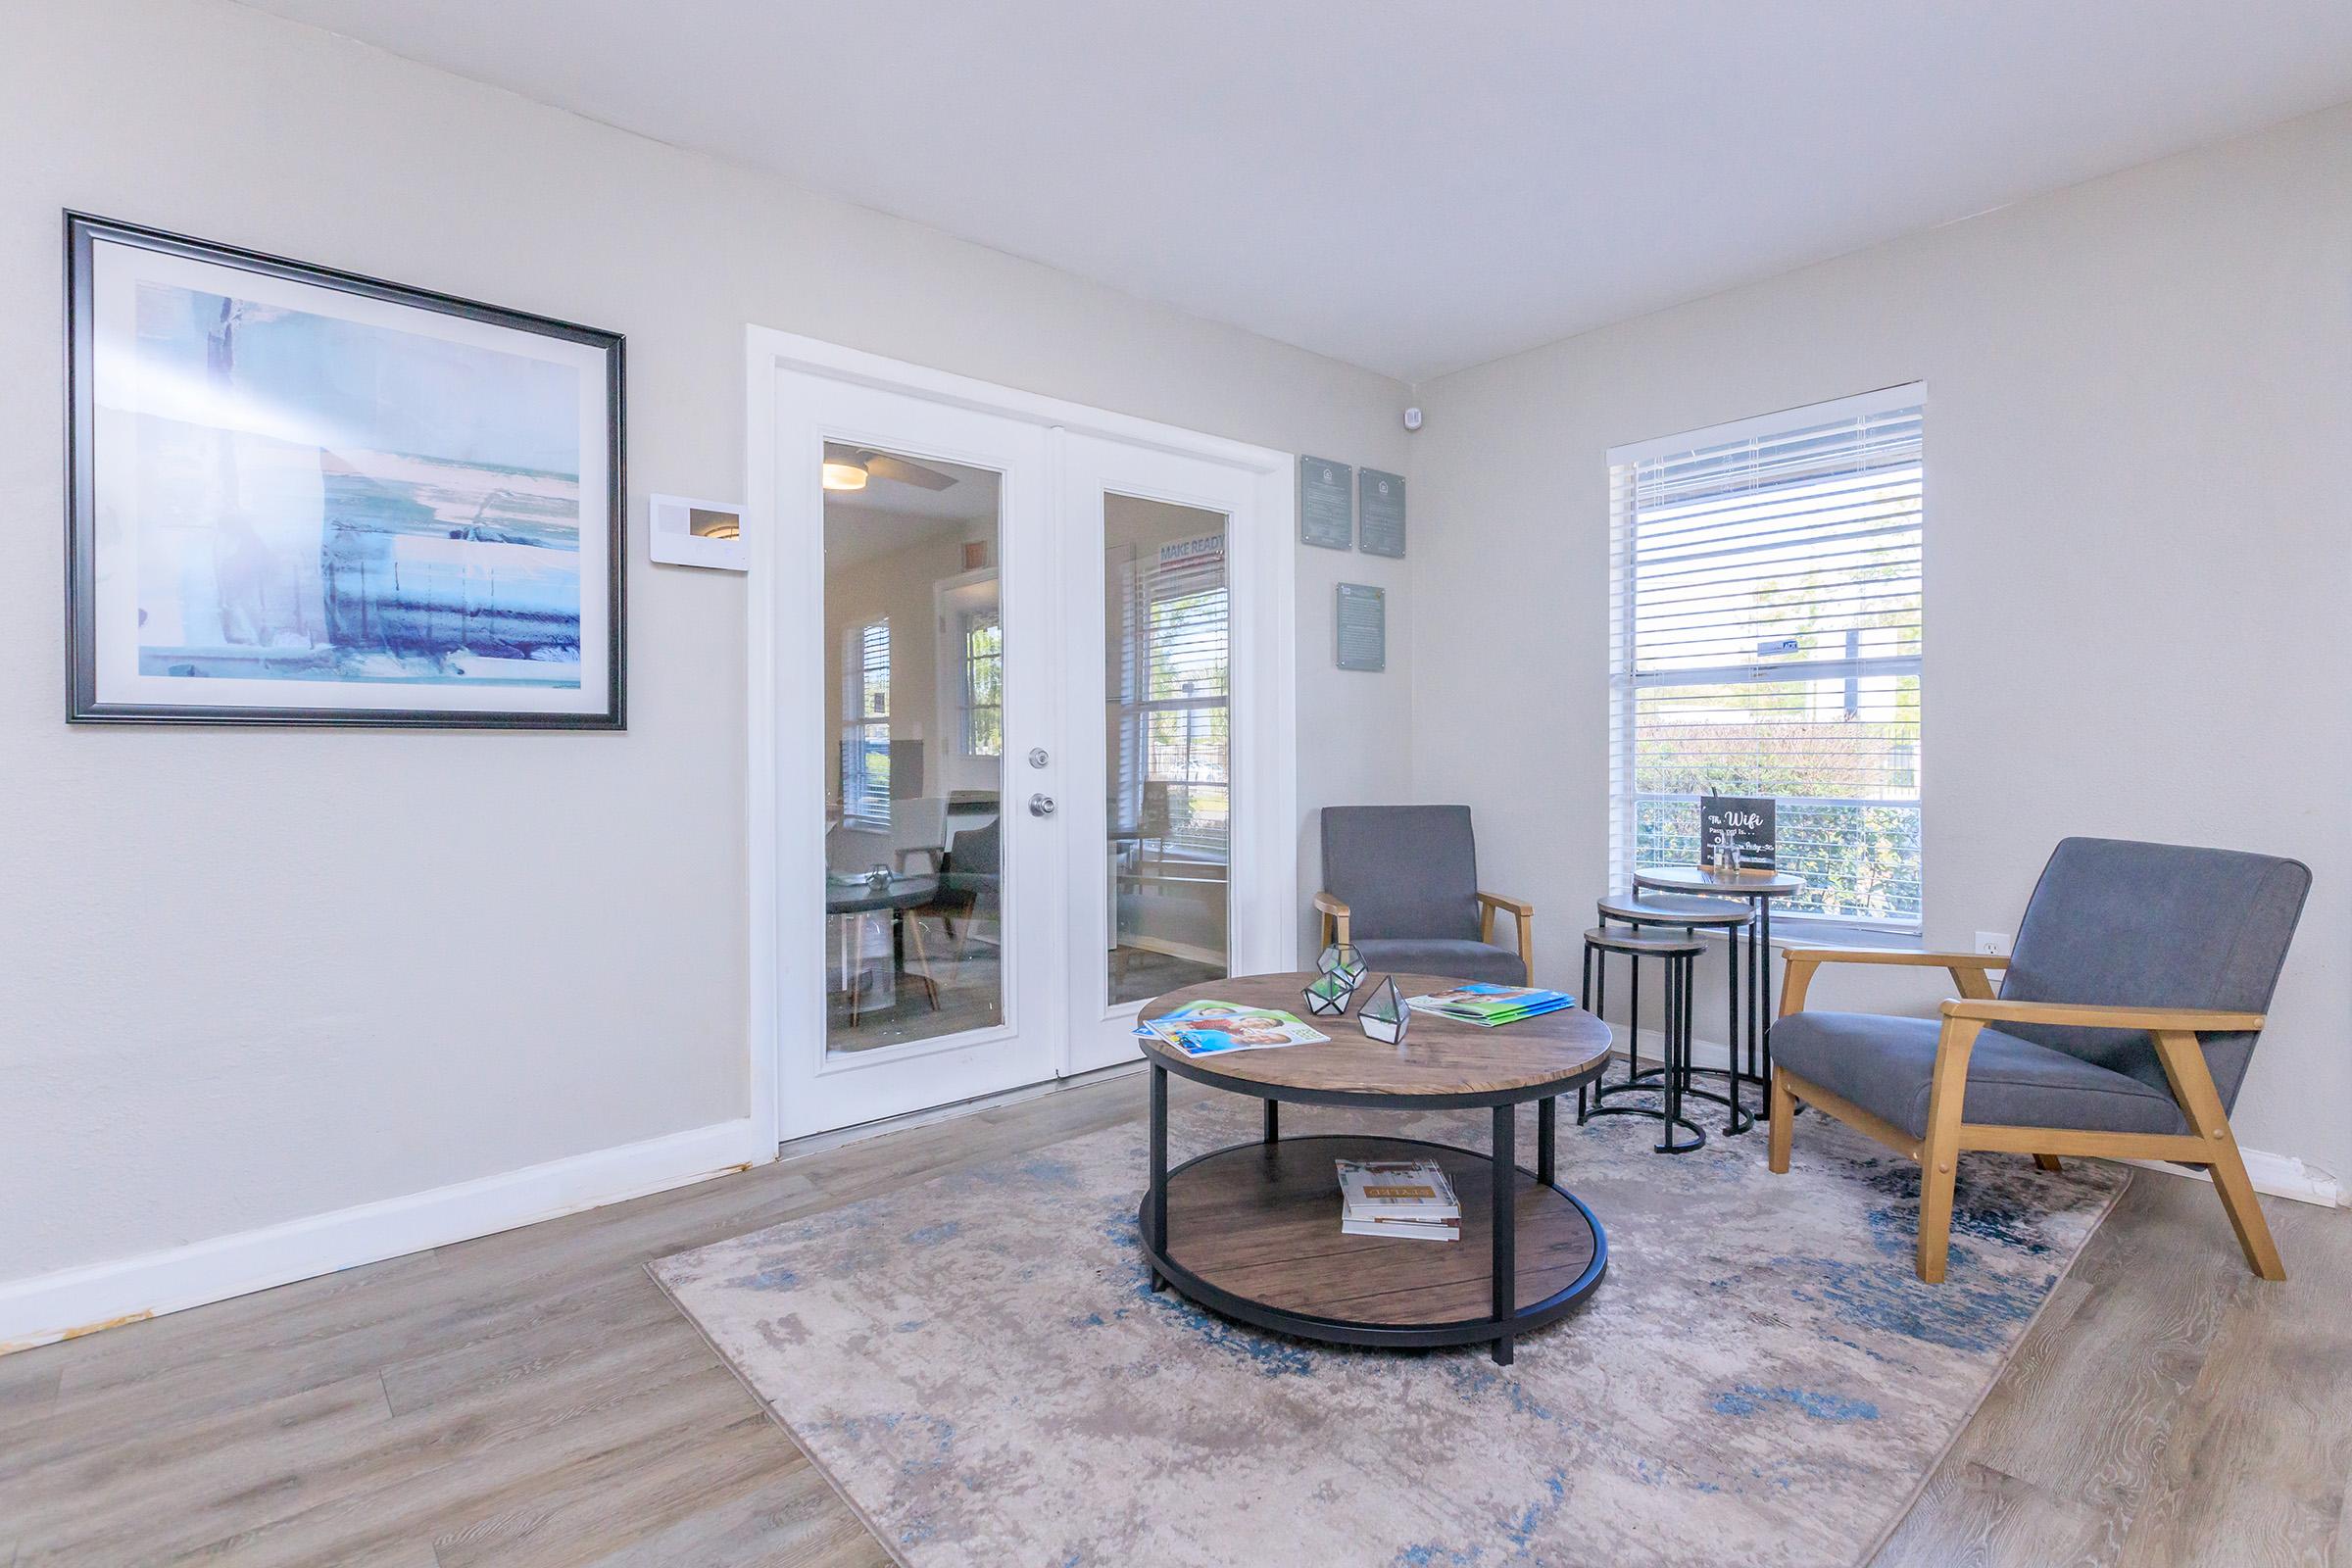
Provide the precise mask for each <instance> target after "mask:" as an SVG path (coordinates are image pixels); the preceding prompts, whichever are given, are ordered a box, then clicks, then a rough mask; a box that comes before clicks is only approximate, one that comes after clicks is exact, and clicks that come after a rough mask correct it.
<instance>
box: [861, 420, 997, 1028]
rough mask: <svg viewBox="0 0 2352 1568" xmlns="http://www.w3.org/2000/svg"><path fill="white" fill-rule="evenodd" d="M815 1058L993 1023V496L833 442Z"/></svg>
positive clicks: (990, 478) (891, 457) (964, 478)
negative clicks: (822, 976) (822, 941)
mask: <svg viewBox="0 0 2352 1568" xmlns="http://www.w3.org/2000/svg"><path fill="white" fill-rule="evenodd" d="M824 484H825V509H824V511H825V593H824V605H825V649H826V659H827V668H826V671H825V682H824V686H825V705H826V711H825V720H824V722H825V734H826V742H827V744H826V748H825V755H826V756H827V758H828V759H829V760H830V761H831V765H830V766H829V767H828V769H827V779H826V804H825V887H824V900H825V916H826V918H825V928H826V950H827V951H826V954H825V969H826V999H825V1000H826V1006H825V1046H826V1050H827V1051H828V1052H831V1053H837V1054H838V1053H854V1052H866V1051H873V1050H877V1049H880V1048H884V1047H890V1046H899V1045H906V1044H908V1043H911V1042H915V1041H922V1040H934V1039H938V1038H940V1037H942V1036H946V1035H954V1034H961V1033H964V1032H966V1031H969V1030H974V1029H987V1028H992V1027H994V1026H996V1025H998V1024H1001V1023H1003V1022H1004V1021H1005V1001H1004V998H1005V988H1004V980H1005V963H1004V960H1005V926H1004V920H1003V914H1002V905H1001V903H1000V901H999V899H998V897H997V891H996V889H997V881H998V865H999V862H1000V856H999V848H998V833H999V828H998V819H997V807H998V796H999V787H1000V783H1001V769H1002V765H1003V758H1002V753H1003V751H1004V712H1005V635H1004V625H1003V621H1002V618H1001V615H1000V607H1001V603H1002V600H1001V592H1000V584H999V581H998V571H997V560H998V553H999V537H1000V517H999V503H1000V499H1001V489H1002V486H1001V483H1000V479H999V476H998V475H997V474H995V473H992V472H989V471H987V470H985V469H980V468H972V467H965V466H960V465H957V464H953V463H946V462H940V461H936V460H933V459H929V458H921V457H916V456H912V455H901V454H893V453H886V452H879V451H873V450H869V449H865V448H858V447H850V446H844V445H839V444H836V443H827V445H826V447H825V462H824Z"/></svg>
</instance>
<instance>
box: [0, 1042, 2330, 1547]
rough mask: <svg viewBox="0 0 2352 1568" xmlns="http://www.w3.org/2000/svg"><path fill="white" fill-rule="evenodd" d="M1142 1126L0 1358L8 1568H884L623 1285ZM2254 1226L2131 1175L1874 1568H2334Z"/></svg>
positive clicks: (1118, 1087) (973, 1123)
mask: <svg viewBox="0 0 2352 1568" xmlns="http://www.w3.org/2000/svg"><path fill="white" fill-rule="evenodd" d="M1203 1093H1206V1091H1201V1090H1195V1089H1192V1088H1190V1087H1189V1086H1180V1087H1179V1088H1178V1089H1177V1090H1176V1091H1175V1092H1174V1098H1176V1099H1177V1100H1178V1103H1183V1102H1184V1101H1186V1100H1189V1099H1191V1098H1195V1097H1197V1096H1198V1095H1201V1094H1203ZM1143 1100H1144V1090H1143V1084H1142V1082H1141V1080H1140V1079H1139V1078H1134V1077H1129V1078H1123V1079H1114V1080H1111V1081H1108V1082H1104V1083H1099V1084H1095V1085H1090V1086H1088V1087H1085V1088H1081V1089H1074V1090H1070V1091H1067V1092H1065V1093H1061V1094H1054V1095H1048V1096H1044V1097H1042V1098H1039V1099H1035V1100H1030V1101H1026V1102H1023V1103H1018V1104H1012V1105H1006V1106H1002V1107H999V1108H996V1109H991V1110H986V1111H982V1112H979V1113H977V1114H974V1115H971V1116H966V1117H963V1118H960V1119H957V1120H954V1121H948V1122H942V1123H939V1124H936V1125H933V1126H929V1127H922V1128H916V1129H913V1130H909V1131H906V1132H901V1133H894V1134H892V1135H890V1136H888V1137H885V1138H879V1139H873V1140H869V1141H867V1142H864V1143H858V1144H852V1145H848V1146H845V1147H842V1148H838V1149H833V1150H829V1151H827V1152H823V1153H818V1154H811V1155H809V1156H808V1157H805V1158H802V1159H797V1160H792V1161H788V1162H786V1163H784V1164H780V1165H773V1166H767V1167H763V1168H762V1169H760V1170H757V1171H751V1172H747V1173H744V1174H742V1175H736V1176H728V1177H723V1178H720V1179H718V1180H716V1181H711V1182H706V1183H704V1184H702V1185H700V1186H697V1187H692V1188H686V1189H681V1190H679V1191H677V1192H672V1193H662V1194H658V1195H656V1196H654V1197H651V1198H646V1199H641V1200H638V1201H635V1202H631V1203H624V1204H619V1205H617V1206H615V1207H613V1208H608V1209H602V1210H599V1211H597V1212H595V1213H590V1214H578V1215H572V1216H570V1217H568V1218H565V1219H561V1220H555V1221H551V1222H550V1223H548V1224H545V1225H537V1226H532V1227H530V1228H529V1229H527V1230H520V1231H512V1232H509V1233H507V1234H506V1235H503V1236H493V1237H485V1238H483V1239H482V1240H479V1241H474V1242H467V1243H465V1244H463V1245H461V1246H456V1247H447V1248H443V1249H440V1250H437V1251H433V1252H425V1253H418V1254H417V1255H415V1256H412V1257H403V1258H396V1259H393V1260H391V1261H389V1262H385V1263H379V1264H376V1265H374V1266H373V1267H370V1268H365V1269H354V1270H350V1271H347V1272H345V1273H342V1274H337V1275H333V1276H330V1277H328V1278H325V1279H319V1280H310V1281H306V1282H304V1283H302V1284H299V1285H289V1286H286V1287H284V1288H282V1289H279V1290H275V1291H269V1292H265V1293H263V1294H261V1295H258V1296H251V1297H246V1298H243V1299H238V1300H234V1301H223V1302H221V1303H219V1304H217V1305H214V1306H210V1307H204V1308H200V1309H198V1310H195V1311H190V1312H182V1313H178V1314H175V1315H173V1316H171V1317H167V1318H162V1319H159V1320H156V1321H154V1322H149V1323H141V1324H134V1325H131V1326H129V1327H125V1328H120V1329H114V1330H110V1331H108V1332H106V1333H103V1334H98V1335H93V1336H91V1337H89V1338H87V1339H83V1340H78V1341H74V1342H72V1343H70V1344H65V1345H56V1346H49V1347H45V1348H41V1349H37V1350H30V1351H25V1352H22V1353H20V1354H17V1355H13V1356H7V1357H0V1568H34V1565H36V1564H43V1565H45V1564H64V1563H71V1564H103V1565H106V1568H122V1565H127V1564H137V1563H159V1562H227V1563H238V1564H246V1563H251V1564H261V1565H267V1564H277V1563H287V1564H320V1563H333V1564H338V1565H356V1568H526V1565H527V1568H538V1565H548V1568H556V1565H565V1568H568V1565H575V1564H596V1565H602V1568H653V1565H662V1568H691V1565H698V1564H729V1565H762V1568H870V1565H876V1564H883V1563H887V1562H888V1561H889V1560H890V1559H889V1558H888V1556H887V1554H886V1553H885V1552H884V1551H883V1550H882V1548H881V1546H880V1545H879V1544H877V1543H875V1542H874V1541H873V1539H872V1538H871V1537H870V1536H869V1535H867V1533H866V1532H865V1530H864V1529H863V1528H862V1527H861V1526H860V1525H859V1524H858V1520H857V1518H856V1517H855V1515H853V1514H852V1513H851V1511H850V1510H849V1508H848V1507H847V1506H846V1505H844V1504H843V1503H842V1502H841V1501H840V1499H839V1498H838V1497H836V1496H835V1495H833V1493H832V1491H831V1489H830V1488H829V1487H828V1486H827V1485H826V1484H825V1482H824V1481H823V1479H822V1478H821V1477H820V1476H818V1474H817V1473H816V1471H815V1470H814V1469H813V1467H811V1466H810V1465H809V1462H808V1461H807V1460H806V1459H805V1458H803V1457H802V1455H801V1454H800V1452H799V1451H798V1450H797V1449H796V1448H795V1447H794V1446H793V1445H792V1443H791V1441H790V1440H789V1439H788V1438H787V1437H786V1436H785V1435H784V1434H783V1433H782V1432H781V1431H780V1430H779V1429H777V1428H776V1427H775V1426H774V1425H773V1424H772V1423H770V1422H769V1421H768V1420H767V1419H766V1418H765V1416H763V1415H762V1414H761V1413H760V1410H759V1408H758V1406H757V1405H756V1404H755V1403H754V1402H753V1400H752V1398H751V1397H750V1396H749V1395H748V1394H746V1393H745V1392H744V1391H743V1389H742V1388H741V1387H740V1386H739V1385H738V1384H737V1383H736V1381H735V1380H734V1378H733V1377H732V1376H731V1375H730V1374H729V1373H728V1372H727V1370H726V1368H725V1367H724V1366H722V1365H721V1364H720V1363H719V1362H718V1360H717V1358H716V1357H715V1356H714V1355H712V1353H711V1350H710V1348H708V1347H707V1346H706V1345H705V1344H704V1343H703V1341H702V1338H701V1336H700V1335H698V1334H697V1333H696V1332H695V1330H694V1328H693V1327H692V1325H690V1324H689V1323H687V1322H686V1320H685V1319H684V1318H683V1317H682V1316H680V1315H679V1314H678V1313H677V1312H676V1311H675V1310H674V1309H673V1308H672V1307H671V1306H670V1305H669V1303H668V1302H667V1300H665V1299H663V1298H662V1295H661V1293H660V1292H659V1291H658V1290H657V1289H656V1288H655V1287H654V1285H653V1282H652V1281H651V1280H650V1279H648V1278H647V1277H646V1276H645V1274H644V1272H643V1270H642V1268H641V1265H642V1264H643V1263H644V1262H645V1261H646V1260H647V1259H649V1258H654V1257H660V1256H662V1255H664V1254H666V1253H669V1252H672V1251H676V1250H680V1249H682V1248H686V1247H692V1246H695V1245H698V1244H700V1243H704V1242H709V1241H715V1240H718V1239H720V1238H723V1237H727V1236H732V1235H737V1234H740V1233H742V1232H743V1231H746V1230H751V1229H755V1228H757V1227H759V1226H760V1225H762V1224H767V1223H772V1222H774V1221H776V1220H779V1219H784V1218H788V1217H790V1216H792V1215H795V1214H807V1213H812V1212H816V1211H819V1210H822V1209H825V1208H828V1207H831V1206H833V1205H836V1204H840V1203H846V1202H851V1201H856V1200H857V1199H859V1198H864V1197H867V1196H870V1195H872V1194H875V1193H879V1192H884V1191H888V1190H890V1189H892V1188H895V1187H900V1186H904V1185H907V1184H909V1183H914V1182H920V1181H925V1180H928V1179H929V1178H931V1177H933V1176H936V1175H939V1174H942V1173H944V1172H947V1171H951V1170H954V1169H957V1168H959V1167H963V1166H968V1165H972V1164H976V1163H979V1162H982V1161H985V1160H990V1159H995V1158H998V1157H1001V1156H1003V1155H1005V1154H1008V1153H1014V1152H1020V1151H1023V1150H1027V1149H1031V1148H1035V1147H1038V1146H1041V1145H1044V1144H1049V1143H1053V1142H1055V1141H1057V1140H1059V1139H1062V1138H1067V1137H1071V1136H1074V1135H1076V1134H1079V1133H1084V1132H1090V1131H1093V1130H1095V1129H1097V1128H1100V1127H1104V1126H1109V1125H1112V1124H1114V1123H1117V1122H1121V1121H1125V1120H1129V1119H1131V1118H1135V1117H1138V1116H1140V1114H1141V1112H1142V1108H1143ZM1757 1157H1758V1158H1759V1159H1760V1158H1761V1157H1762V1151H1761V1147H1760V1145H1759V1149H1758V1154H1757ZM2265 1208H2266V1211H2267V1212H2268V1213H2269V1215H2270V1218H2271V1223H2272V1225H2273V1226H2274V1227H2275V1228H2276V1230H2277V1232H2278V1245H2279V1248H2280V1250H2282V1251H2283V1252H2284V1253H2285V1255H2286V1259H2287V1268H2288V1273H2289V1278H2288V1280H2287V1282H2286V1283H2285V1284H2284V1285H2264V1284H2263V1283H2262V1282H2260V1281H2258V1280H2256V1279H2254V1278H2253V1276H2252V1275H2250V1274H2249V1273H2247V1272H2246V1270H2245V1266H2244V1264H2243V1263H2242V1262H2241V1261H2240V1259H2239V1257H2238V1252H2237V1247H2236V1244H2235V1243H2234V1242H2233V1241H2232V1240H2231V1238H2230V1235H2229V1227H2228V1225H2227V1223H2226V1222H2225V1221H2224V1219H2223V1217H2222V1211H2221V1204H2220V1203H2219V1202H2218V1201H2216V1199H2215V1197H2214V1195H2213V1192H2212V1190H2211V1189H2210V1188H2208V1187H2206V1186H2204V1185H2203V1184H2201V1183H2196V1182H2191V1181H2187V1180H2182V1179H2179V1178H2174V1177H2168V1176H2162V1175H2155V1174H2151V1173H2146V1172H2140V1173H2135V1174H2134V1176H2133V1178H2132V1182H2131V1190H2130V1192H2129V1193H2128V1194H2127V1195H2126V1196H2125V1198H2124V1200H2123V1201H2122V1203H2121V1205H2120V1206H2119V1208H2118V1210H2117V1212H2116V1214H2115V1216H2114V1217H2113V1218H2111V1219H2110V1220H2109V1221H2108V1222H2107V1224H2106V1225H2105V1226H2104V1227H2103V1228H2102V1229H2101V1231H2100V1233H2099V1235H2098V1236H2097V1237H2096V1238H2095V1239H2094V1240H2093V1241H2092V1243H2091V1245H2090V1247H2089V1249H2088V1250H2087V1251H2086V1252H2085V1253H2084V1255H2083V1257H2082V1260H2081V1262H2080V1263H2078V1264H2077V1266H2076V1268H2075V1271H2074V1273H2073V1274H2072V1275H2071V1276H2070V1277H2069V1278H2068V1279H2067V1281H2066V1282H2065V1283H2064V1285H2062V1286H2061V1287H2060V1291H2059V1295H2058V1298H2057V1299H2055V1300H2054V1301H2053V1302H2052V1303H2051V1306H2050V1308H2049V1310H2048V1311H2047V1312H2046V1313H2044V1315H2043V1317H2042V1319H2041V1321H2040V1322H2039V1323H2037V1324H2036V1325H2035V1327H2034V1332H2033V1333H2032V1334H2031V1335H2030V1336H2029V1337H2028V1341H2027V1343H2026V1345H2025V1346H2024V1347H2023V1348H2022V1349H2021V1351H2020V1353H2019V1355H2018V1357H2017V1358H2016V1360H2015V1361H2014V1362H2013V1363H2012V1364H2011V1365H2010V1367H2009V1368H2008V1369H2007V1371H2006V1372H2005V1373H2004V1375H2003V1377H2002V1379H2001V1381H2000V1383H1999V1384H1998V1385H1997V1386H1996V1387H1995V1389H1994V1390H1993V1393H1992V1396H1991V1397H1990V1398H1989V1399H1987V1401H1986V1402H1985V1407H1984V1409H1983V1410H1982V1411H1980V1412H1979V1413H1978V1415H1977V1417H1976V1419H1975V1420H1974V1421H1972V1422H1971V1423H1970V1424H1969V1427H1968V1429H1967V1430H1966V1432H1965V1433H1963V1435H1962V1437H1961V1439H1960V1441H1959V1443H1958V1444H1957V1445H1956V1446H1955V1447H1954V1448H1953V1451H1952V1452H1951V1454H1950V1455H1949V1456H1948V1457H1947V1458H1946V1459H1945V1461H1944V1463H1943V1465H1942V1466H1941V1467H1940V1468H1939V1469H1938V1470H1937V1472H1936V1476H1935V1477H1934V1479H1933V1480H1932V1481H1931V1483H1930V1485H1929V1487H1928V1489H1927V1491H1926V1492H1925V1494H1924V1495H1922V1497H1921V1498H1920V1500H1919V1502H1918V1504H1917V1505H1916V1506H1915V1507H1914V1508H1913V1509H1912V1511H1911V1512H1910V1514H1909V1515H1908V1516H1907V1517H1906V1519H1905V1520H1904V1521H1903V1523H1902V1525H1901V1527H1900V1528H1899V1529H1898V1530H1897V1531H1896V1532H1895V1534H1894V1536H1893V1537H1892V1539H1890V1540H1889V1541H1888V1543H1887V1545H1886V1547H1885V1549H1884V1550H1883V1551H1882V1552H1881V1553H1880V1555H1879V1558H1878V1562H1879V1563H1880V1564H1881V1565H1884V1568H1897V1565H1900V1568H1930V1565H1933V1568H1950V1565H1955V1564H1987V1565H1990V1564H2021V1565H2022V1564H2033V1565H2035V1568H2040V1565H2047V1564H2101V1565H2120V1568H2157V1565H2164V1568H2174V1565H2190V1564H2200V1565H2201V1564H2211V1565H2215V1568H2222V1565H2228V1568H2241V1565H2251V1564H2261V1563H2309V1564H2330V1563H2332V1564H2336V1565H2339V1568H2343V1565H2352V1535H2348V1534H2347V1533H2348V1532H2352V1508H2348V1506H2347V1500H2348V1497H2352V1491H2348V1489H2347V1477H2348V1476H2352V1307H2348V1306H2347V1303H2348V1302H2352V1216H2348V1215H2345V1214H2342V1213H2332V1212H2328V1211H2325V1210H2321V1209H2316V1208H2312V1207H2310V1206H2308V1205H2304V1204H2296V1203H2285V1202H2277V1201H2266V1204H2265ZM1332 1546H1333V1549H1334V1550H1335V1551H1336V1552H1337V1553H1338V1555H1334V1556H1330V1557H1327V1558H1324V1559H1321V1560H1325V1561H1330V1562H1334V1563H1338V1562H1343V1561H1347V1560H1348V1559H1347V1557H1346V1555H1345V1548H1344V1544H1336V1543H1335V1544H1332ZM1300 1560H1301V1561H1302V1562H1304V1561H1308V1560H1310V1559H1309V1558H1308V1557H1301V1559H1300ZM1137 1568H1149V1565H1137Z"/></svg>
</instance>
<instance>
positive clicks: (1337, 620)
mask: <svg viewBox="0 0 2352 1568" xmlns="http://www.w3.org/2000/svg"><path fill="white" fill-rule="evenodd" d="M1332 619H1333V622H1334V625H1335V627H1336V637H1337V642H1338V658H1339V663H1340V667H1341V668H1342V669H1370V670H1382V669H1386V668H1388V667H1389V594H1388V590H1387V589H1385V588H1375V587H1373V586H1372V585H1371V584H1370V583H1362V582H1344V583H1341V584H1340V585H1339V598H1338V600H1337V604H1336V608H1335V610H1334V612H1333V615H1332Z"/></svg>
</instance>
